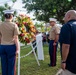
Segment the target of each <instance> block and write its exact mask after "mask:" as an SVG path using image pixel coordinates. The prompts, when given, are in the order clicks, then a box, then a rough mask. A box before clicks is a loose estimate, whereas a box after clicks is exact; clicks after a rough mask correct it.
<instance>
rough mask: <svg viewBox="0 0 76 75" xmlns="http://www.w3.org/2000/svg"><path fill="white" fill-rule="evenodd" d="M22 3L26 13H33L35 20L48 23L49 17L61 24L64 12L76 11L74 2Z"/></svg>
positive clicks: (45, 0) (37, 0)
mask: <svg viewBox="0 0 76 75" xmlns="http://www.w3.org/2000/svg"><path fill="white" fill-rule="evenodd" d="M23 3H24V4H25V6H24V8H27V11H28V12H31V11H35V12H34V15H35V16H36V19H37V20H40V21H45V22H48V21H49V17H55V18H56V19H57V20H58V21H60V22H61V23H63V21H62V19H63V17H64V14H65V12H66V11H68V10H70V9H76V3H75V0H23Z"/></svg>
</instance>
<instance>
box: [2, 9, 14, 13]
mask: <svg viewBox="0 0 76 75" xmlns="http://www.w3.org/2000/svg"><path fill="white" fill-rule="evenodd" d="M3 12H4V14H13V13H14V10H4V11H3Z"/></svg>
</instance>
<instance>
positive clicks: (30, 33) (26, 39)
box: [15, 15, 36, 43]
mask: <svg viewBox="0 0 76 75" xmlns="http://www.w3.org/2000/svg"><path fill="white" fill-rule="evenodd" d="M15 21H16V24H17V25H18V27H19V31H20V34H19V40H20V42H21V43H30V42H31V41H32V40H33V39H34V38H35V34H36V28H35V26H34V24H33V22H32V20H31V19H30V17H28V16H26V15H19V16H17V17H16V20H15Z"/></svg>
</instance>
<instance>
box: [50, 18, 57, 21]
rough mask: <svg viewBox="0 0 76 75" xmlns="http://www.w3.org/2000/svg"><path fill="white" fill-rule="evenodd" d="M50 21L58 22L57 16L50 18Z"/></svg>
mask: <svg viewBox="0 0 76 75" xmlns="http://www.w3.org/2000/svg"><path fill="white" fill-rule="evenodd" d="M49 21H54V22H56V21H57V20H56V19H55V18H49Z"/></svg>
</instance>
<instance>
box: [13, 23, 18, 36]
mask: <svg viewBox="0 0 76 75" xmlns="http://www.w3.org/2000/svg"><path fill="white" fill-rule="evenodd" d="M14 35H19V28H18V26H17V25H16V24H15V28H14Z"/></svg>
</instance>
